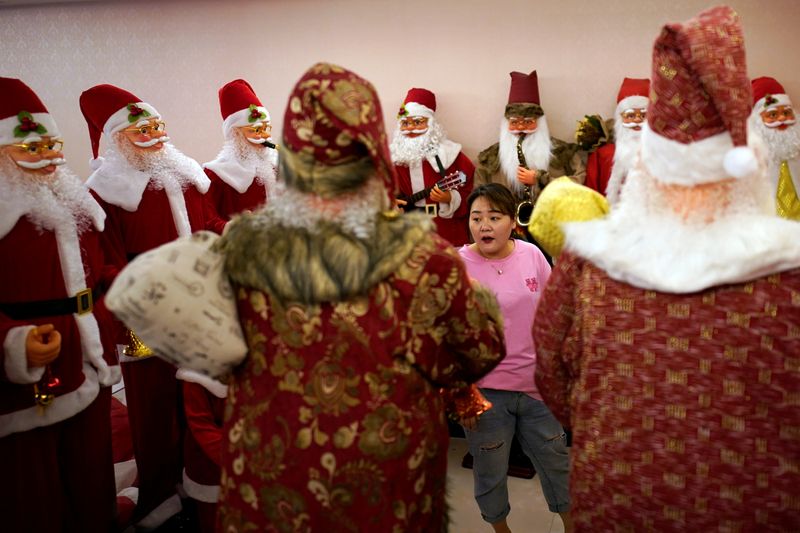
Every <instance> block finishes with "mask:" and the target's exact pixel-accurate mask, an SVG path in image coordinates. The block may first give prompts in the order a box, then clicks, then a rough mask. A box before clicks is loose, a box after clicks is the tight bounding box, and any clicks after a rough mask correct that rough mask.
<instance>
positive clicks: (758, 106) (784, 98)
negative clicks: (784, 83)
mask: <svg viewBox="0 0 800 533" xmlns="http://www.w3.org/2000/svg"><path fill="white" fill-rule="evenodd" d="M767 96H772V97H773V98H775V100H777V101H776V102H774V103H772V104H770V105H769V106H766V107H765V106H764V103H765V102H766V101H767ZM779 105H788V106H790V105H792V101H791V100H790V99H789V95H787V94H770V95H764V96H763V97H761V99H760V100H759V101H758V102H756V103H755V104H754V105H753V111H754V112H756V113H759V114H760V113H761V112H762V111H766V110H767V109H773V108H775V107H778V106H779Z"/></svg>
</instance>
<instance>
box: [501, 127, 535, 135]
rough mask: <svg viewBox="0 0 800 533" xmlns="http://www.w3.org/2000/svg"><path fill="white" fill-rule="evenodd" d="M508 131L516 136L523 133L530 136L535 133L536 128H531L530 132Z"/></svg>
mask: <svg viewBox="0 0 800 533" xmlns="http://www.w3.org/2000/svg"><path fill="white" fill-rule="evenodd" d="M508 131H510V132H511V133H514V134H516V135H522V134H523V133H524V134H525V135H530V134H531V133H536V128H533V129H532V130H508Z"/></svg>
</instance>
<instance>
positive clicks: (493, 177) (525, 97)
mask: <svg viewBox="0 0 800 533" xmlns="http://www.w3.org/2000/svg"><path fill="white" fill-rule="evenodd" d="M585 174H586V169H585V165H584V163H583V162H582V161H581V157H580V154H579V153H578V146H577V145H575V144H568V143H565V142H564V141H561V140H559V139H555V138H553V137H551V136H550V130H549V128H548V127H547V117H546V116H545V112H544V110H543V109H542V106H541V100H540V98H539V81H538V76H537V74H536V71H535V70H534V71H532V72H531V73H530V74H524V73H522V72H512V73H511V89H510V91H509V95H508V104H507V105H506V108H505V113H504V115H503V119H502V121H501V124H500V141H499V142H498V143H495V144H493V145H492V146H490V147H489V148H487V149H485V150H484V151H482V152H481V153H480V154H478V168H477V170H476V172H475V182H476V183H478V184H481V183H502V184H503V185H505V186H507V187H508V188H509V189H511V191H512V192H513V193H514V195H515V196H516V198H517V202H518V203H522V202H530V205H529V206H528V208H527V213H526V214H525V215H523V217H522V218H523V219H524V220H521V221H520V222H521V225H523V226H525V225H527V223H528V222H529V221H530V212H531V211H532V207H533V204H534V203H535V202H536V198H537V197H538V196H539V192H540V191H541V189H542V187H544V186H545V185H547V184H548V183H550V181H551V180H553V179H555V178H558V177H560V176H569V177H570V178H572V180H573V181H576V182H577V183H583V182H584V179H585Z"/></svg>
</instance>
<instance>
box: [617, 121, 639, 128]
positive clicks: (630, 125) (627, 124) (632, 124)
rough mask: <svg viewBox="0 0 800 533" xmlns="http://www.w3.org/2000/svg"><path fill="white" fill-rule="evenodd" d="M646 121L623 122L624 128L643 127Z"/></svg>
mask: <svg viewBox="0 0 800 533" xmlns="http://www.w3.org/2000/svg"><path fill="white" fill-rule="evenodd" d="M643 124H644V122H623V123H622V127H623V128H641V127H642V125H643Z"/></svg>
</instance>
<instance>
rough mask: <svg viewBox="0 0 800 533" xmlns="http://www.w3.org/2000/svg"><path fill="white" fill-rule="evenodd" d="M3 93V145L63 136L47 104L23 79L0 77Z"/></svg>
mask: <svg viewBox="0 0 800 533" xmlns="http://www.w3.org/2000/svg"><path fill="white" fill-rule="evenodd" d="M0 94H2V95H3V98H0V145H7V144H16V143H26V142H37V141H41V140H42V137H44V136H47V137H60V136H61V133H60V132H59V131H58V126H56V122H55V120H53V117H52V116H51V115H50V113H49V112H48V111H47V108H46V107H45V106H44V104H43V103H42V101H41V100H39V97H38V96H36V93H35V92H33V90H32V89H31V88H30V87H28V86H27V85H25V83H23V82H22V80H18V79H16V78H0Z"/></svg>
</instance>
